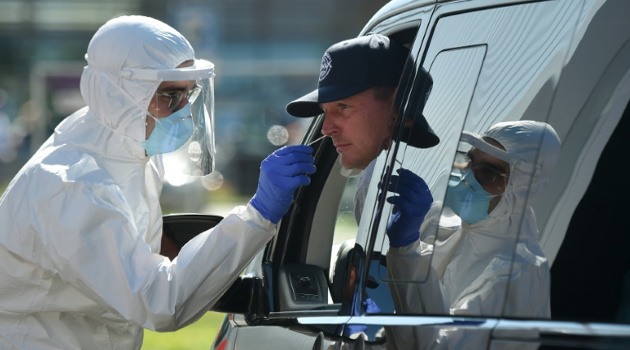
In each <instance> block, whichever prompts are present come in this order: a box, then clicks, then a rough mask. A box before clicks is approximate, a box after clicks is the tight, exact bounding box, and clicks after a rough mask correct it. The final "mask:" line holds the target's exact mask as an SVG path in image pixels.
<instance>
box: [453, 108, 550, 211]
mask: <svg viewBox="0 0 630 350" xmlns="http://www.w3.org/2000/svg"><path fill="white" fill-rule="evenodd" d="M465 134H467V135H468V139H469V140H470V139H474V140H476V142H471V141H469V142H470V143H471V144H472V145H473V146H475V147H478V148H480V149H481V150H482V151H484V152H486V153H488V154H490V155H493V156H495V157H497V158H500V159H502V160H504V161H506V162H508V163H509V164H510V178H509V181H508V184H507V187H506V191H505V193H504V194H503V195H502V197H501V201H500V202H499V205H498V206H497V207H496V208H495V210H493V212H492V213H491V214H490V215H491V216H494V217H500V216H505V215H513V214H517V213H523V212H525V211H528V210H531V208H530V207H531V202H532V200H533V199H535V198H536V196H538V195H539V194H540V193H541V192H542V191H544V189H545V188H546V186H547V184H548V183H549V181H550V179H551V176H552V174H553V170H554V167H555V165H556V163H557V161H558V157H559V156H560V138H559V137H558V135H557V134H556V132H555V130H554V129H553V128H552V127H551V126H550V125H549V124H546V123H543V122H537V121H531V120H521V121H514V122H502V123H497V124H495V125H494V126H492V127H491V128H490V129H489V130H488V131H486V132H485V133H484V134H483V137H489V138H491V139H493V140H495V141H497V142H498V143H500V144H501V145H502V146H503V147H504V148H505V151H504V152H503V151H502V150H500V149H498V148H496V147H494V146H492V145H490V144H489V143H486V142H485V141H483V139H482V138H481V137H479V136H476V135H474V134H472V133H465ZM464 138H465V136H463V137H462V139H464ZM482 147H483V148H482ZM489 147H490V148H492V149H494V151H492V150H489V149H488V148H489Z"/></svg>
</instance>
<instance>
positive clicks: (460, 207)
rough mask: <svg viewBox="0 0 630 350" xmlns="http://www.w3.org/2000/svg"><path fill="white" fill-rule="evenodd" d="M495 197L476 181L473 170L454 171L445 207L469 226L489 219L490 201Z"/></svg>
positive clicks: (449, 182)
mask: <svg viewBox="0 0 630 350" xmlns="http://www.w3.org/2000/svg"><path fill="white" fill-rule="evenodd" d="M494 197H495V196H494V195H492V194H490V193H488V192H487V191H486V190H484V189H483V187H482V186H481V185H480V184H479V182H477V179H475V175H474V174H473V172H472V170H470V169H466V170H464V171H458V170H454V171H453V172H452V173H451V177H450V179H449V181H448V190H447V191H446V198H445V199H444V205H445V206H447V207H449V208H451V209H452V210H453V212H455V214H457V215H459V217H460V218H461V219H462V220H463V221H464V222H467V223H469V224H474V223H477V222H479V221H481V220H485V219H487V218H488V217H489V216H490V215H489V214H488V207H489V206H490V200H492V198H494Z"/></svg>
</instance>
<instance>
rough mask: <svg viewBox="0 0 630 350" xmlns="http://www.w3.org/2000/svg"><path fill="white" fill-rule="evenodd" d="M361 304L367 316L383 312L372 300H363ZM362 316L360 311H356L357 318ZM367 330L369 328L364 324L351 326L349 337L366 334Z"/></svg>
mask: <svg viewBox="0 0 630 350" xmlns="http://www.w3.org/2000/svg"><path fill="white" fill-rule="evenodd" d="M361 304H363V310H365V314H367V315H369V314H378V313H380V312H381V309H380V308H379V307H378V305H376V303H375V302H374V300H372V299H371V298H366V299H365V300H363V302H362V303H361ZM360 314H361V313H360V312H359V310H355V312H354V315H355V316H360ZM366 330H367V326H366V325H364V324H349V325H348V334H349V335H352V334H357V333H361V332H363V333H365V331H366Z"/></svg>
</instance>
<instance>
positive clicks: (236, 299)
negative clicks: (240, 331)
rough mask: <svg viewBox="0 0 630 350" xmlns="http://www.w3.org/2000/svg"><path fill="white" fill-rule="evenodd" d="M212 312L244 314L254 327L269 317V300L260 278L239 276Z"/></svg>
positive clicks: (213, 307)
mask: <svg viewBox="0 0 630 350" xmlns="http://www.w3.org/2000/svg"><path fill="white" fill-rule="evenodd" d="M211 310H212V311H215V312H220V313H228V314H243V315H245V320H246V321H247V323H248V324H250V325H254V324H258V323H260V321H261V320H263V319H265V318H267V317H268V316H269V298H268V295H267V290H266V289H265V288H264V286H263V279H262V278H261V277H259V276H252V275H243V276H239V277H238V278H237V279H236V281H234V283H232V286H230V288H229V289H228V290H227V291H226V292H225V293H224V294H223V296H222V297H221V298H220V299H219V301H217V302H216V303H215V304H214V305H213V306H212V307H211Z"/></svg>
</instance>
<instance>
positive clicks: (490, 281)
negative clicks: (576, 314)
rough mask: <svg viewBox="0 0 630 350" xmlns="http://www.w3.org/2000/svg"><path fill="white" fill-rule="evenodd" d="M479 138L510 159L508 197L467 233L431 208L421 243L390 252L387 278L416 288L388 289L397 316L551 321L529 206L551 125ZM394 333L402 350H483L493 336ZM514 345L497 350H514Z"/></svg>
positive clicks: (555, 150)
mask: <svg viewBox="0 0 630 350" xmlns="http://www.w3.org/2000/svg"><path fill="white" fill-rule="evenodd" d="M484 136H487V137H490V138H492V139H494V140H496V141H498V142H499V143H500V144H501V145H503V147H505V150H506V151H507V153H508V154H509V155H510V158H511V160H510V162H509V163H510V177H509V181H508V184H507V188H506V191H505V193H504V194H503V195H502V197H501V199H500V202H499V204H498V205H497V207H496V208H495V209H494V210H493V211H492V212H491V213H490V217H489V218H488V219H486V220H483V221H480V222H478V223H476V224H472V225H469V224H467V223H465V222H462V221H461V219H460V218H459V217H458V216H457V215H455V214H454V213H453V212H452V211H450V210H449V209H448V208H445V209H444V211H443V212H442V214H441V216H440V210H441V209H440V207H441V205H440V204H439V203H437V205H436V204H434V206H433V207H432V210H431V211H430V212H429V214H427V216H426V219H425V221H424V223H423V224H422V227H421V238H420V240H418V241H416V242H414V243H412V244H410V245H408V246H406V247H398V248H396V247H390V249H389V252H388V253H387V267H388V275H389V278H391V279H392V280H398V281H414V282H412V283H391V284H390V289H391V291H392V297H393V299H394V305H395V306H396V310H397V312H398V313H412V314H419V313H421V314H426V313H429V314H451V315H471V316H477V315H483V316H490V317H492V316H496V317H498V316H506V317H532V318H549V317H550V308H549V287H550V286H549V265H548V263H547V259H546V258H545V257H544V255H543V252H542V250H541V248H540V245H539V243H538V241H537V237H538V229H537V226H536V219H535V216H534V211H533V209H532V207H531V203H532V201H533V199H534V198H535V197H536V195H538V194H539V193H540V192H541V191H542V190H543V189H544V188H545V185H546V184H547V183H548V182H549V180H550V177H551V175H552V172H553V168H554V166H555V164H556V162H557V160H558V157H559V154H560V140H559V138H558V136H557V134H556V133H555V131H554V130H553V128H551V127H550V126H549V125H548V124H546V123H541V122H533V121H517V122H502V123H499V124H496V125H495V126H493V127H492V128H490V129H489V130H488V131H487V132H486V133H485V134H484ZM473 141H476V142H473V146H476V145H475V143H476V144H477V145H480V146H483V145H481V144H480V143H485V142H484V141H482V140H481V138H477V140H473ZM485 145H486V146H489V144H487V143H485ZM477 148H480V147H477ZM480 149H481V148H480ZM473 328H475V327H473ZM392 331H393V333H390V334H388V348H399V349H411V348H414V349H416V348H418V349H468V348H475V345H473V344H478V345H479V346H483V347H484V348H485V344H486V342H487V341H488V339H489V338H488V337H489V334H490V330H486V331H484V330H482V329H475V331H474V332H469V331H466V329H465V327H460V328H458V329H455V328H452V329H448V328H443V327H442V328H441V329H437V328H435V329H431V328H426V327H424V328H423V327H394V328H393V329H392ZM512 345H513V344H512ZM512 345H510V344H508V343H506V344H503V345H502V346H499V347H497V348H501V349H512V348H515V347H514V346H512ZM531 345H532V347H533V348H536V347H537V345H536V344H531ZM471 346H472V347H471ZM521 346H522V344H521V345H519V346H516V348H522V347H521ZM526 348H527V347H526Z"/></svg>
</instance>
